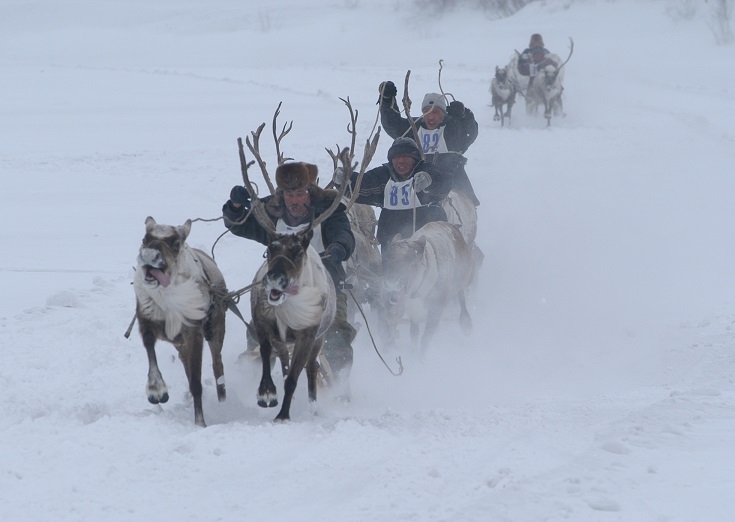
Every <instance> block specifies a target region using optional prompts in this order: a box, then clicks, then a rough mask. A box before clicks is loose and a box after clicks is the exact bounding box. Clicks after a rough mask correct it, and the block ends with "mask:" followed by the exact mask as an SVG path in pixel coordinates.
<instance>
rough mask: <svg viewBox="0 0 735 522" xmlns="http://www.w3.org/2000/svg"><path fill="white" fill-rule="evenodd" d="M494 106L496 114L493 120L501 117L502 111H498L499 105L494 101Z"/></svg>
mask: <svg viewBox="0 0 735 522" xmlns="http://www.w3.org/2000/svg"><path fill="white" fill-rule="evenodd" d="M493 106H494V107H495V116H493V121H498V120H499V119H500V114H499V113H500V112H501V111H498V106H497V105H495V102H493Z"/></svg>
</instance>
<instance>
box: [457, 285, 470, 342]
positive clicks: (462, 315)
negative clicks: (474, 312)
mask: <svg viewBox="0 0 735 522" xmlns="http://www.w3.org/2000/svg"><path fill="white" fill-rule="evenodd" d="M457 297H459V325H460V327H461V328H462V333H464V334H465V335H469V334H470V333H471V332H472V318H471V317H470V313H469V311H468V310H467V300H466V299H465V295H464V290H460V291H459V292H458V293H457Z"/></svg>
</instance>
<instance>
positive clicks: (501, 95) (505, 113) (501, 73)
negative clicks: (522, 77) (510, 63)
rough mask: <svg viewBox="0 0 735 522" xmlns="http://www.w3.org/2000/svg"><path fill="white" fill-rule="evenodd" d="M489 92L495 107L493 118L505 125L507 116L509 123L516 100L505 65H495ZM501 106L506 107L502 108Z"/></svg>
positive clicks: (514, 89)
mask: <svg viewBox="0 0 735 522" xmlns="http://www.w3.org/2000/svg"><path fill="white" fill-rule="evenodd" d="M490 94H491V95H492V104H493V107H494V108H495V116H493V120H494V121H500V126H501V127H502V126H505V118H508V125H510V115H511V112H512V110H513V104H514V103H515V102H516V86H515V85H514V83H513V80H512V79H511V78H510V77H509V76H508V69H507V68H506V67H497V66H496V67H495V77H494V78H493V79H492V81H491V82H490ZM503 107H506V109H505V110H503Z"/></svg>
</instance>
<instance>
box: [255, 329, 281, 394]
mask: <svg viewBox="0 0 735 522" xmlns="http://www.w3.org/2000/svg"><path fill="white" fill-rule="evenodd" d="M258 339H260V360H261V362H262V363H263V374H262V376H261V377H260V386H258V406H260V407H261V408H273V407H274V406H277V405H278V394H277V393H276V385H275V384H273V378H272V377H271V351H272V346H271V341H270V338H269V337H268V336H267V335H261V332H260V331H258Z"/></svg>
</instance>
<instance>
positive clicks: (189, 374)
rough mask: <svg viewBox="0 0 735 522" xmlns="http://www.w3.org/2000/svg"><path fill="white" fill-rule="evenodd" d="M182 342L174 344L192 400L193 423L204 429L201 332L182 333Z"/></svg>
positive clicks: (192, 330)
mask: <svg viewBox="0 0 735 522" xmlns="http://www.w3.org/2000/svg"><path fill="white" fill-rule="evenodd" d="M181 337H182V338H183V339H184V340H183V342H181V343H179V344H175V345H174V346H176V349H177V350H178V351H179V359H181V362H182V363H183V365H184V371H185V372H186V378H187V380H188V381H189V393H191V397H192V399H193V400H194V422H195V423H196V425H197V426H201V427H205V426H206V423H205V422H204V412H203V410H202V351H203V349H204V337H203V336H202V332H201V330H197V329H187V330H186V331H184V332H182V334H181Z"/></svg>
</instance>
